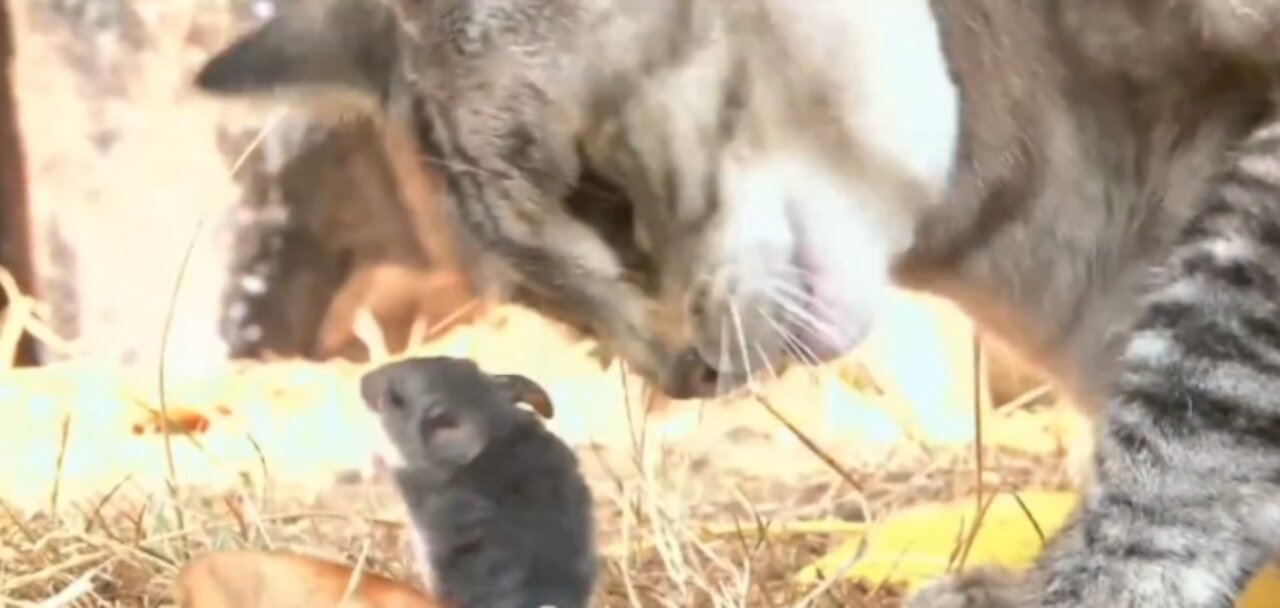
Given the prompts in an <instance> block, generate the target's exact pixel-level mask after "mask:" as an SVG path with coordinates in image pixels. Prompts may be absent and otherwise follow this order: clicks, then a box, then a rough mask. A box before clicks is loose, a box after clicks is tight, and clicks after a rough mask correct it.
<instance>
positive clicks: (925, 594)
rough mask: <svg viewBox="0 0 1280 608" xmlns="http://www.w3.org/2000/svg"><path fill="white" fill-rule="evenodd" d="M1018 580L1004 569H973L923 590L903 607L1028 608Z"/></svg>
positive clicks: (948, 577)
mask: <svg viewBox="0 0 1280 608" xmlns="http://www.w3.org/2000/svg"><path fill="white" fill-rule="evenodd" d="M1019 588H1020V585H1019V579H1018V577H1017V576H1016V575H1015V574H1013V573H1012V572H1009V571H1008V570H1005V569H1003V568H994V567H982V568H973V569H971V570H967V571H965V572H961V573H959V574H953V575H950V576H947V577H945V578H942V579H939V580H937V581H934V582H932V583H929V584H928V585H926V586H924V587H923V588H921V589H920V590H919V591H917V592H916V593H915V594H913V595H912V596H911V597H910V598H908V599H907V601H906V602H905V603H904V604H903V605H902V606H903V608H1029V606H1030V605H1029V604H1028V603H1027V602H1026V601H1025V599H1024V598H1022V597H1021V594H1020V593H1019Z"/></svg>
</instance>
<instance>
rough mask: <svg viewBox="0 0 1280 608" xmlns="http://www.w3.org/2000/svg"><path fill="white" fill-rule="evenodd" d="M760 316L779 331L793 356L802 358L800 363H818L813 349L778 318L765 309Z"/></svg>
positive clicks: (811, 364)
mask: <svg viewBox="0 0 1280 608" xmlns="http://www.w3.org/2000/svg"><path fill="white" fill-rule="evenodd" d="M760 316H761V317H764V320H765V322H766V323H768V324H769V325H770V326H771V327H772V328H773V330H774V331H775V332H777V334H778V336H779V337H781V338H782V341H783V343H784V344H786V345H787V346H788V347H789V348H788V350H789V351H790V352H791V354H792V355H793V356H795V357H796V358H797V359H799V360H800V363H803V364H805V365H810V366H813V365H817V364H818V356H817V355H816V354H814V352H813V350H812V349H810V348H809V347H808V346H805V344H804V343H803V342H802V341H800V339H799V338H797V337H796V336H795V334H794V333H792V332H791V331H790V330H788V329H787V328H786V326H784V325H783V324H782V323H779V322H778V320H777V319H774V318H773V316H772V315H770V314H769V313H768V312H766V311H765V310H763V309H762V310H760Z"/></svg>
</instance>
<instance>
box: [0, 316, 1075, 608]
mask: <svg viewBox="0 0 1280 608" xmlns="http://www.w3.org/2000/svg"><path fill="white" fill-rule="evenodd" d="M893 311H894V314H892V315H891V318H889V319H887V320H886V321H885V323H884V324H883V326H884V327H885V328H886V329H884V330H882V331H881V333H880V334H879V335H877V336H874V337H873V339H872V342H871V343H870V344H869V345H868V346H867V347H866V348H865V349H864V350H863V351H862V352H861V353H860V355H861V356H854V357H850V358H848V359H847V360H845V361H841V362H839V363H838V364H833V365H831V366H829V367H828V368H827V369H823V370H819V371H814V370H804V369H794V370H792V371H790V372H788V373H787V374H785V375H784V376H783V377H782V378H780V379H777V380H774V381H771V382H765V383H763V384H762V385H761V387H760V393H759V396H758V397H757V396H751V395H747V394H743V395H740V396H738V397H736V398H732V399H727V400H723V401H717V402H710V401H707V402H703V401H683V402H666V403H663V402H660V401H658V400H654V399H650V398H649V397H651V395H648V394H647V391H645V389H644V387H643V384H642V383H641V382H640V381H639V380H638V379H637V378H635V377H630V376H626V375H625V374H624V372H623V371H622V369H621V368H620V366H619V365H617V364H614V365H613V366H612V367H610V368H608V369H602V368H601V366H600V364H599V363H598V362H597V361H596V360H595V359H594V358H592V356H591V355H590V353H589V351H590V346H591V345H590V344H589V343H586V342H578V341H575V340H574V338H573V337H572V336H571V335H570V334H568V333H567V332H565V331H563V330H561V329H560V328H559V327H557V326H554V325H552V324H550V323H547V322H544V321H542V320H541V319H540V318H539V317H538V316H537V315H535V314H533V313H531V312H528V311H526V310H524V309H520V308H516V307H496V308H494V309H492V310H491V311H490V312H489V313H487V314H486V315H485V316H484V317H483V318H482V319H481V320H480V321H479V322H477V323H475V324H474V325H472V326H467V327H460V328H456V329H454V330H453V331H451V332H449V333H448V334H446V335H443V336H438V337H436V338H434V339H431V340H429V341H428V342H426V343H424V344H421V345H420V346H419V347H416V348H414V349H413V350H412V353H405V354H428V353H430V354H447V355H452V356H465V357H471V358H474V359H476V360H477V361H479V362H480V364H481V365H482V366H483V367H484V368H486V369H487V370H489V371H518V372H520V373H523V374H526V375H528V376H530V377H532V378H534V379H536V380H538V381H539V382H541V383H543V384H544V385H545V387H546V388H547V390H548V391H549V392H550V393H551V395H552V398H553V399H554V400H555V404H556V411H557V415H556V417H555V419H553V420H552V421H551V422H550V423H549V424H550V427H551V428H552V429H553V430H554V431H555V432H556V433H558V434H559V435H560V436H561V437H563V438H564V439H566V440H567V441H568V442H570V443H571V444H572V445H574V446H575V447H576V448H578V450H579V454H580V457H581V460H582V465H583V469H584V471H585V472H586V473H587V475H588V478H589V481H590V482H591V484H592V488H593V490H594V492H595V495H596V499H597V518H598V527H599V529H600V537H601V544H602V550H603V551H604V552H605V555H606V559H607V566H608V567H607V568H606V571H605V575H604V578H603V580H602V582H601V586H600V598H599V605H602V606H650V605H672V606H702V605H707V606H710V605H751V606H757V605H764V606H771V605H783V604H787V603H789V602H794V601H798V600H800V599H803V598H805V596H806V595H807V594H815V590H814V587H813V586H812V585H801V584H797V583H795V582H794V581H793V580H792V579H793V577H794V576H795V574H796V573H797V572H798V571H799V570H800V569H801V568H803V567H804V566H806V565H808V564H809V563H810V562H812V561H813V560H815V559H817V558H819V557H820V556H822V554H823V553H824V552H825V551H827V550H828V549H830V548H831V547H833V546H835V545H836V544H837V543H838V542H839V541H840V540H842V538H843V537H842V536H841V534H842V531H844V530H846V528H847V526H844V525H838V524H833V523H831V522H844V523H845V524H851V523H866V522H871V523H874V522H875V521H879V520H881V519H883V518H884V517H885V515H886V514H888V513H892V512H894V511H895V510H898V509H901V508H903V507H906V506H909V505H913V504H916V503H919V502H922V501H936V500H942V499H949V498H956V497H963V496H971V495H972V494H973V491H974V488H975V484H976V478H977V476H976V470H975V466H974V459H973V448H972V445H971V444H970V442H969V441H968V440H969V439H971V438H972V436H973V428H974V427H973V419H972V416H971V412H972V411H973V401H972V400H973V393H972V392H968V391H967V390H966V389H967V388H971V386H972V385H971V382H972V377H971V375H970V374H971V373H972V372H971V370H968V371H966V370H964V369H957V368H962V367H963V363H964V361H963V357H960V359H959V361H960V362H959V363H957V356H958V355H957V353H961V354H962V353H964V352H966V350H965V348H963V347H962V345H964V344H968V343H969V342H968V339H969V338H967V337H966V336H968V335H969V334H968V333H967V332H968V331H969V330H968V327H967V324H965V323H964V322H963V320H962V319H961V318H960V317H959V316H958V315H956V314H955V313H954V312H953V311H948V310H946V309H945V308H941V309H940V308H939V307H938V306H937V305H936V303H931V302H928V301H921V300H919V299H916V298H907V297H905V296H904V297H903V299H902V301H901V302H899V303H897V305H895V306H894V307H893ZM904 327H909V328H912V331H909V332H908V331H905V330H903V329H902V328H904ZM895 330H897V331H895ZM361 331H362V332H363V334H364V335H365V336H366V339H367V340H369V341H370V342H371V343H372V344H373V345H374V347H375V349H376V348H377V346H378V345H377V343H376V342H377V332H376V330H372V329H371V326H367V325H366V326H362V328H361ZM948 340H951V342H952V345H951V346H948V343H949V342H948ZM904 346H905V347H909V349H910V350H912V351H914V354H910V353H908V354H909V355H910V356H908V355H904V354H902V353H901V352H899V351H901V349H902V347H904ZM895 353H896V354H895ZM403 355H404V354H401V355H400V356H403ZM873 355H879V357H880V359H879V361H876V360H874V359H872V356H873ZM895 357H898V358H903V359H904V360H903V361H902V362H901V363H900V364H898V365H895V364H894V359H895ZM383 360H385V359H383ZM375 364H376V363H375ZM170 368H171V369H172V370H179V371H173V372H171V374H172V375H171V376H168V377H166V380H165V399H164V405H165V409H167V411H168V412H169V414H170V418H171V419H173V420H174V421H175V423H174V424H173V425H172V426H171V428H170V430H171V431H172V433H171V434H170V435H169V436H168V437H167V438H166V437H165V435H164V434H163V433H160V432H159V431H160V426H159V420H160V418H159V415H158V413H159V411H160V409H161V401H160V399H159V398H158V393H159V390H158V388H157V387H158V384H159V373H158V370H157V369H155V368H154V367H153V368H150V369H143V368H139V369H130V370H121V369H111V368H107V367H102V366H97V367H94V366H92V365H90V364H79V363H67V364H60V365H56V366H51V367H48V368H45V369H38V370H23V371H11V372H8V373H7V374H6V375H5V376H4V378H3V380H2V381H0V396H2V397H0V402H3V403H4V404H5V406H6V416H5V424H4V425H2V426H0V462H5V463H10V464H9V465H8V467H7V470H8V471H9V472H8V473H7V474H6V475H4V476H3V477H2V478H0V498H3V501H4V504H5V509H4V510H3V511H0V530H2V533H3V538H4V544H3V548H0V597H2V598H7V599H9V600H11V601H14V602H21V601H28V602H30V601H37V600H41V599H45V598H48V597H51V596H53V595H55V594H57V593H59V592H60V591H62V592H64V593H65V592H66V590H67V589H68V588H69V586H70V587H71V588H74V589H77V590H79V591H80V594H81V598H80V600H79V602H80V603H79V604H78V605H129V606H133V605H139V606H140V605H161V604H163V603H164V602H165V601H167V593H168V587H167V586H168V584H169V583H170V582H171V580H172V577H173V575H174V574H175V573H176V570H177V568H178V567H180V566H181V564H182V563H183V561H184V560H185V559H187V558H188V557H189V556H191V555H193V554H197V553H199V552H202V551H205V550H209V549H212V548H230V547H245V546H247V547H264V548H265V547H271V548H282V549H289V550H294V551H298V552H302V553H304V554H308V555H317V556H321V557H326V558H329V559H333V560H335V561H339V562H344V563H353V562H354V561H356V560H358V559H361V558H362V557H363V559H364V560H365V562H364V563H365V564H366V567H369V568H370V569H372V570H374V571H379V572H384V573H389V574H391V575H393V576H395V577H398V578H400V579H402V580H406V581H414V580H415V579H414V576H413V566H412V564H410V563H407V562H406V560H407V559H408V556H409V553H408V551H406V547H405V545H404V541H405V539H404V536H403V534H402V527H401V526H402V523H403V521H404V520H403V513H402V508H401V506H400V504H399V503H398V501H397V499H396V497H395V495H394V493H393V492H391V491H390V490H389V488H388V486H387V485H386V484H385V482H384V481H382V480H380V479H377V478H375V477H374V476H372V474H371V472H370V468H369V463H370V461H371V455H372V454H373V453H375V452H376V451H377V450H378V449H379V444H378V434H377V433H376V432H374V427H373V426H372V422H373V421H372V418H371V417H370V416H369V415H367V414H366V412H365V411H364V408H363V406H362V405H361V403H360V402H359V399H358V396H357V394H356V390H355V387H356V381H357V379H358V378H359V376H360V374H361V373H362V372H363V371H364V370H365V369H367V366H362V365H356V364H351V363H345V362H329V363H325V364H317V363H302V362H280V363H270V364H261V363H259V364H252V363H235V364H228V365H226V366H225V368H224V369H215V370H213V371H210V368H209V367H208V366H207V365H205V366H184V365H181V364H173V365H171V366H170ZM184 369H188V370H189V369H200V370H202V371H200V372H190V371H188V372H186V373H183V372H182V371H180V370H184ZM904 386H905V387H910V389H911V392H912V393H913V394H915V395H916V396H917V398H918V399H920V400H922V401H925V400H930V399H931V400H932V402H927V403H924V404H923V405H917V404H914V403H912V402H910V401H908V400H905V399H904V398H903V397H902V396H901V395H900V394H899V393H900V392H902V391H901V389H900V388H896V387H904ZM624 387H626V388H627V389H629V390H624ZM997 410H1006V411H1001V412H998V413H989V414H988V415H986V416H984V429H983V437H984V444H985V446H986V452H985V454H986V459H985V462H984V469H985V471H984V475H983V480H984V488H985V490H986V491H987V492H988V493H990V492H993V491H996V490H1021V489H1025V488H1028V487H1049V488H1058V487H1064V485H1065V484H1066V483H1067V481H1068V478H1067V474H1066V472H1065V470H1064V468H1063V466H1062V455H1063V445H1064V442H1065V441H1068V440H1069V437H1070V436H1071V429H1070V425H1069V419H1067V418H1063V417H1062V416H1060V415H1058V414H1057V413H1056V412H1057V410H1056V409H1053V408H1049V409H1046V408H1043V407H1031V408H1028V407H1017V408H1014V410H1013V411H1011V412H1010V411H1007V410H1008V408H997ZM193 429H194V430H193ZM187 431H192V432H187ZM170 481H172V482H173V484H172V485H170V483H169V482H170ZM175 498H176V503H175V502H174V499H175ZM806 522H807V523H806ZM814 522H817V523H814ZM800 524H803V525H804V526H805V527H804V528H803V529H802V530H801V531H795V530H791V531H786V530H784V528H785V526H787V525H800ZM712 532H714V533H712ZM77 581H78V585H79V586H77ZM891 582H892V581H891V580H890V581H860V582H859V581H843V582H840V583H839V584H834V585H830V586H826V587H823V588H821V589H819V590H818V592H817V593H816V594H815V595H813V597H812V598H810V599H821V598H826V599H823V600H822V601H820V602H819V604H818V605H849V604H847V602H850V601H854V600H853V599H852V598H858V599H861V600H867V601H870V602H872V603H871V605H876V603H875V602H880V601H884V602H888V603H886V604H884V605H892V600H893V598H894V597H895V591H896V590H895V587H894V585H892V584H889V583H891ZM868 598H870V599H868ZM823 602H825V604H824V603H823Z"/></svg>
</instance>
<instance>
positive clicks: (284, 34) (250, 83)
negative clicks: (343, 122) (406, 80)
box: [195, 0, 397, 104]
mask: <svg viewBox="0 0 1280 608" xmlns="http://www.w3.org/2000/svg"><path fill="white" fill-rule="evenodd" d="M396 33H397V32H396V21H395V16H394V13H393V12H392V9H391V7H390V6H389V5H388V3H387V2H386V1H385V0H329V1H326V2H306V3H299V4H298V5H296V8H295V9H293V10H290V11H287V12H282V13H281V14H279V15H277V16H275V17H272V18H271V19H270V20H269V21H267V22H266V23H264V24H263V25H262V26H260V27H258V28H257V29H255V30H253V31H251V32H250V33H248V34H246V35H244V36H243V37H241V38H239V39H238V40H236V41H235V42H233V43H232V44H231V45H230V46H228V47H227V48H225V49H223V50H222V51H220V52H219V53H218V54H216V55H215V56H214V57H213V58H211V59H209V61H208V62H206V63H205V64H204V66H203V67H201V69H200V71H199V73H198V74H197V75H196V77H195V85H196V87H197V88H198V89H200V90H203V91H205V92H208V93H215V94H221V95H235V96H265V95H273V96H274V95H280V94H286V93H306V94H311V95H322V96H323V95H339V96H340V95H348V96H349V95H355V96H358V97H363V98H365V100H368V101H374V102H375V103H378V104H381V103H382V102H383V101H384V100H385V99H386V96H387V92H388V88H389V86H390V81H391V73H392V70H393V69H394V64H395V60H396V54H397V48H396Z"/></svg>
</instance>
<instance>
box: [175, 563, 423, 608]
mask: <svg viewBox="0 0 1280 608" xmlns="http://www.w3.org/2000/svg"><path fill="white" fill-rule="evenodd" d="M352 574H353V569H352V568H350V567H347V566H343V565H341V564H337V563H333V562H329V561H325V560H321V559H316V558H312V557H306V556H302V555H296V554H292V553H284V552H274V551H217V552H213V553H206V554H204V555H201V556H199V557H196V558H195V559H193V560H191V561H189V562H187V564H186V566H184V567H183V569H182V572H180V573H179V574H178V579H177V582H176V583H175V584H174V589H173V594H174V601H175V602H177V605H178V606H179V608H328V607H330V606H332V607H334V608H337V606H339V604H341V605H342V606H343V607H344V608H441V606H440V605H439V604H438V603H436V602H435V601H433V600H432V599H430V598H429V597H427V596H426V595H425V594H423V593H422V592H421V591H419V590H417V589H414V588H413V587H410V586H409V585H406V584H404V583H400V582H397V581H393V580H391V579H389V578H386V577H383V576H379V575H377V574H373V573H371V572H362V573H361V575H360V582H359V584H358V585H357V586H356V587H355V589H354V590H353V591H352V593H351V596H350V597H349V598H347V601H346V602H345V603H342V599H343V595H344V594H345V593H346V590H347V587H348V583H349V582H350V580H351V577H352Z"/></svg>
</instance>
